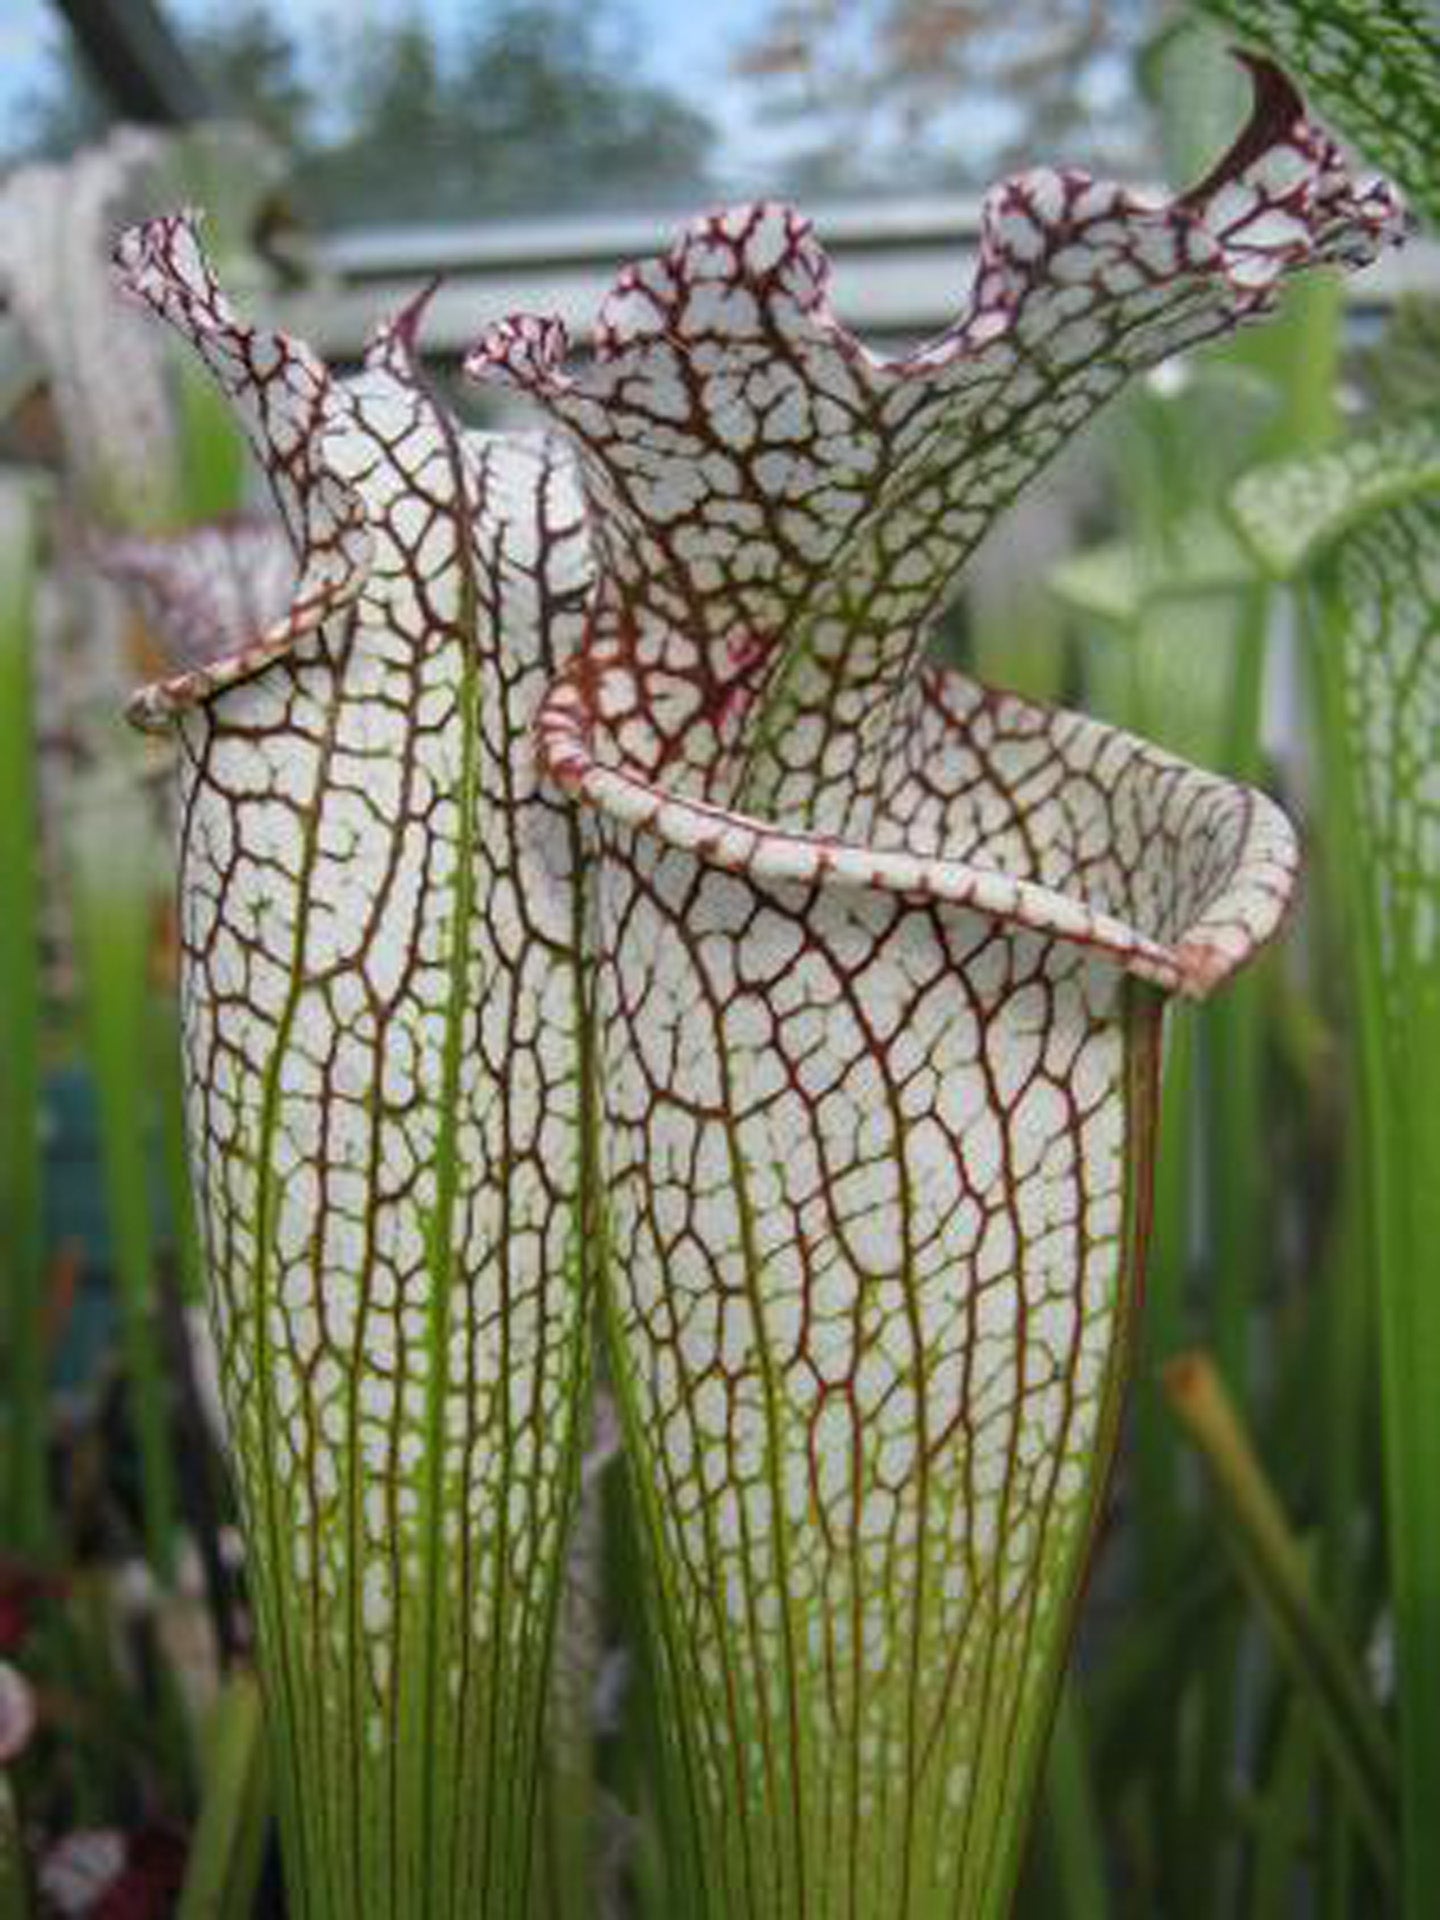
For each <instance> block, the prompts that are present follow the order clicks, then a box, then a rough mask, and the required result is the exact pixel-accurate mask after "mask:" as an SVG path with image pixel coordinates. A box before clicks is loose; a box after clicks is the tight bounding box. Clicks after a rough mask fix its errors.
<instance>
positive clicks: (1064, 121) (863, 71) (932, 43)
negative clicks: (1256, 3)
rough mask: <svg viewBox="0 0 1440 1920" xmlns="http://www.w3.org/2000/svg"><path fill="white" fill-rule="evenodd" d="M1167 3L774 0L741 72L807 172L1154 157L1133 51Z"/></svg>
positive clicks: (833, 183)
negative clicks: (798, 140)
mask: <svg viewBox="0 0 1440 1920" xmlns="http://www.w3.org/2000/svg"><path fill="white" fill-rule="evenodd" d="M1162 11H1163V0H1005V3H1004V4H1003V5H1002V4H997V0H776V4H775V6H774V9H773V12H772V14H771V16H770V19H769V21H768V23H767V24H766V26H765V27H764V28H763V29H762V30H761V32H760V33H759V34H758V35H757V37H756V38H755V40H754V41H753V42H752V43H751V44H750V45H749V46H748V47H747V48H746V49H745V51H744V52H743V53H742V55H741V56H740V59H739V61H738V63H737V71H738V73H739V74H740V75H741V76H743V77H745V78H747V79H749V80H750V81H751V82H752V83H753V84H754V87H755V89H756V93H757V97H758V98H759V99H760V100H761V101H762V102H763V103H764V104H765V105H766V106H767V107H768V108H769V109H770V111H771V112H772V113H773V114H774V116H775V117H776V118H777V120H787V121H790V122H791V123H793V124H794V125H795V126H796V128H797V130H799V131H800V132H801V133H802V135H803V148H802V151H801V153H800V156H799V158H798V159H797V161H796V162H795V164H794V166H793V168H792V172H793V174H794V175H795V176H796V178H795V184H796V185H804V186H807V187H812V188H817V189H821V190H824V189H826V188H831V189H834V188H843V187H854V188H865V187H870V186H873V185H875V184H877V183H885V182H893V180H894V179H895V178H896V177H897V176H898V177H902V178H904V179H905V180H906V182H907V183H908V184H909V186H910V187H911V188H912V190H913V188H915V187H916V186H923V185H929V186H970V185H975V184H978V183H981V182H983V181H986V180H989V179H991V178H994V177H997V176H998V175H1000V174H1002V173H1005V172H1008V171H1010V170H1011V169H1012V168H1014V167H1016V166H1018V165H1023V164H1025V163H1027V162H1029V161H1031V160H1033V158H1034V156H1035V155H1036V154H1038V153H1043V154H1051V155H1054V154H1062V153H1063V154H1064V156H1065V158H1066V159H1067V160H1069V161H1073V162H1075V163H1077V164H1080V165H1085V166H1089V167H1093V168H1095V169H1096V170H1097V171H1103V172H1110V173H1121V174H1124V173H1136V172H1142V171H1145V170H1146V168H1147V163H1152V162H1153V155H1152V154H1151V152H1150V150H1149V147H1148V145H1147V143H1146V140H1145V132H1146V129H1145V126H1144V122H1143V120H1142V119H1141V118H1140V116H1139V115H1137V114H1136V112H1135V109H1134V78H1133V75H1134V63H1135V60H1136V58H1137V56H1138V55H1139V53H1140V52H1141V50H1142V49H1143V47H1144V45H1145V43H1146V42H1147V40H1148V39H1149V37H1150V35H1151V34H1152V33H1153V32H1154V30H1155V28H1156V25H1157V23H1158V19H1159V16H1160V14H1161V13H1162Z"/></svg>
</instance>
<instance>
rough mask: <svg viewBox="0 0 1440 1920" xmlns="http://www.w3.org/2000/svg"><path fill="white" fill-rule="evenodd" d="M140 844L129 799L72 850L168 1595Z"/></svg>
mask: <svg viewBox="0 0 1440 1920" xmlns="http://www.w3.org/2000/svg"><path fill="white" fill-rule="evenodd" d="M143 834H144V827H143V822H142V820H141V818H140V817H139V812H138V805H137V803H136V801H135V799H134V798H133V796H131V795H129V794H125V795H121V796H116V797H115V798H114V799H113V800H112V801H111V802H109V803H107V804H105V805H104V806H103V807H102V805H101V804H100V802H99V799H98V797H94V798H92V799H91V800H90V801H89V803H88V804H87V805H86V807H85V809H84V812H83V814H82V817H81V820H80V823H79V827H78V830H77V833H76V841H75V854H76V860H75V931H76V947H77V952H78V956H79V962H80V972H81V978H82V987H83V1004H84V1016H85V1024H86V1032H87V1039H88V1053H89V1059H90V1064H91V1069H92V1072H93V1074H94V1079H95V1096H96V1101H97V1105H98V1108H99V1115H100V1161H101V1176H102V1181H103V1184H104V1191H105V1207H106V1217H107V1219H108V1222H109V1227H110V1236H111V1245H112V1257H113V1262H114V1272H115V1281H116V1285H117V1289H118V1294H119V1307H120V1323H121V1343H122V1348H123V1355H124V1363H125V1373H126V1378H127V1382H128V1385H129V1389H130V1413H131V1419H132V1421H133V1423H134V1431H135V1437H136V1443H137V1446H138V1449H139V1455H140V1488H141V1507H142V1511H143V1516H144V1529H145V1543H146V1553H147V1556H148V1558H149V1560H150V1563H151V1565H152V1567H153V1568H154V1569H155V1572H156V1573H157V1575H158V1576H159V1577H160V1579H161V1580H162V1581H163V1582H164V1583H165V1584H166V1585H169V1584H170V1583H171V1581H172V1580H173V1579H174V1574H175V1531H176V1519H175V1516H176V1488H175V1471H174V1464H173V1461H172V1457H171V1451H170V1444H169V1437H168V1422H167V1418H166V1402H165V1384H164V1383H165V1370H164V1367H163V1365H162V1362H161V1358H160V1347H159V1340H158V1327H157V1299H156V1291H155V1255H154V1239H153V1233H152V1223H151V1217H150V1198H149V1175H150V1168H149V1161H148V1157H147V1153H146V1143H147V1127H146V1121H147V1119H148V1118H149V1115H150V1112H151V1101H150V1080H149V1074H148V1070H147V1064H146V1059H145V1049H144V1036H145V1033H146V1030H147V1025H148V1007H147V999H148V983H147V977H146V976H147V950H148V944H149V937H150V905H151V894H150V891H149V888H148V886H147V884H146V880H145V876H144V868H143V859H142V853H141V849H142V845H143Z"/></svg>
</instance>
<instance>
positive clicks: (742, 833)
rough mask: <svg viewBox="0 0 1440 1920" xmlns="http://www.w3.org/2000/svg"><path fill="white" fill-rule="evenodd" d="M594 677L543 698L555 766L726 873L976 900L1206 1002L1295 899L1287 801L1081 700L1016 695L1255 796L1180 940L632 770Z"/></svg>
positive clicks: (588, 672)
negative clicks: (1223, 874) (598, 716)
mask: <svg viewBox="0 0 1440 1920" xmlns="http://www.w3.org/2000/svg"><path fill="white" fill-rule="evenodd" d="M954 677H955V678H957V679H964V678H965V676H961V675H956V676H954ZM594 683H595V675H594V672H593V666H592V663H591V662H589V661H587V660H586V658H585V656H584V654H583V653H582V654H581V655H579V656H577V658H575V659H574V660H572V661H571V663H570V664H569V666H568V667H566V668H565V669H563V670H562V672H561V673H560V674H559V675H558V676H557V678H556V680H555V681H554V682H553V684H552V686H551V688H550V690H549V692H548V693H547V695H546V697H545V699H544V701H543V702H542V704H541V708H540V712H539V715H538V718H537V721H536V729H535V732H536V747H537V752H538V754H539V758H540V761H541V764H542V765H543V766H544V768H545V770H546V771H547V773H549V775H550V777H551V778H552V779H553V780H555V781H556V782H557V784H558V785H559V786H561V787H562V788H563V789H564V790H565V791H566V792H567V793H569V794H570V795H571V796H572V797H573V798H574V799H576V800H578V801H581V802H583V803H585V804H587V805H589V806H591V807H593V808H595V809H596V810H597V811H598V812H599V813H601V814H602V815H604V816H605V817H606V818H608V819H610V820H613V821H615V822H617V823H618V824H620V825H623V826H627V827H631V828H634V829H637V830H638V831H640V832H642V833H645V834H647V835H649V836H651V837H652V838H654V839H656V840H658V841H660V842H661V843H662V844H664V845H666V846H670V847H674V848H677V849H681V850H684V851H686V852H688V853H691V854H693V855H695V856H696V857H697V858H699V859H700V860H702V861H703V862H705V863H706V864H707V865H710V866H713V867H715V868H717V869H720V870H722V871H731V872H737V873H742V874H744V875H745V876H746V877H747V878H749V879H752V880H757V881H762V882H766V881H768V882H772V883H777V884H785V883H790V884H799V885H808V886H815V885H823V886H826V887H854V888H859V889H869V890H872V891H873V890H879V891H881V892H884V893H893V894H898V895H903V896H908V897H911V898H916V897H919V898H923V899H929V900H934V901H936V902H937V903H939V904H942V905H948V906H957V907H968V908H971V909H973V910H974V911H975V912H977V913H982V914H988V915H992V916H993V917H994V918H995V919H996V920H999V921H1003V922H1005V923H1007V924H1010V925H1013V926H1015V927H1017V928H1022V929H1028V930H1030V931H1032V932H1035V933H1038V934H1042V935H1049V936H1053V937H1054V938H1057V939H1061V940H1065V941H1068V942H1070V943H1072V944H1074V945H1076V946H1079V947H1088V948H1092V949H1094V950H1095V951H1096V952H1098V953H1102V954H1104V955H1106V956H1107V957H1108V958H1110V959H1111V960H1114V961H1115V962H1116V963H1117V964H1118V965H1119V966H1120V967H1121V968H1122V969H1123V970H1124V971H1125V972H1126V973H1129V974H1132V975H1134V976H1135V977H1136V978H1137V979H1141V980H1145V981H1148V982H1149V983H1150V984H1151V985H1152V986H1156V987H1159V988H1161V989H1163V990H1165V991H1167V992H1178V993H1180V994H1182V995H1184V996H1185V997H1187V998H1190V999H1203V998H1205V997H1206V996H1207V995H1208V994H1210V993H1211V992H1213V991H1214V989H1215V988H1216V987H1218V986H1220V985H1221V983H1222V982H1223V981H1225V980H1227V979H1228V978H1229V977H1230V975H1231V974H1232V973H1234V972H1235V971H1236V970H1237V969H1238V968H1240V967H1241V966H1243V965H1244V964H1245V963H1246V962H1247V961H1248V960H1249V959H1250V958H1251V956H1252V955H1253V954H1254V953H1256V952H1257V951H1258V950H1259V948H1261V947H1262V946H1264V945H1265V944H1266V943H1267V942H1268V941H1269V940H1271V939H1272V938H1273V937H1274V935H1275V934H1276V933H1277V932H1278V931H1279V929H1280V927H1281V925H1282V924H1283V922H1284V919H1285V915H1286V913H1287V911H1288V909H1289V907H1290V904H1291V901H1292V898H1293V895H1294V891H1295V885H1296V881H1297V878H1298V875H1299V869H1300V845H1299V841H1298V838H1297V836H1296V833H1295V829H1294V827H1293V826H1292V825H1291V823H1290V821H1289V820H1288V818H1287V817H1286V815H1285V814H1284V813H1283V812H1282V811H1281V809H1280V808H1279V807H1278V806H1277V805H1276V804H1275V802H1274V801H1272V800H1270V799H1269V798H1267V796H1266V795H1264V794H1263V793H1260V792H1259V791H1257V790H1256V789H1254V788H1251V787H1245V786H1241V785H1239V784H1238V783H1236V782H1234V781H1231V780H1227V779H1224V778H1222V777H1220V776H1218V775H1215V774H1210V773H1205V772H1203V771H1202V770H1201V769H1199V768H1195V767H1192V766H1190V765H1189V763H1188V762H1186V761H1183V760H1181V759H1179V758H1177V756H1175V755H1174V754H1168V753H1165V752H1163V751H1162V750H1161V749H1160V748H1158V747H1155V746H1153V745H1152V744H1151V743H1150V742H1149V741H1147V740H1145V739H1143V738H1142V737H1141V736H1140V735H1138V734H1133V733H1129V732H1127V731H1126V730H1125V729H1123V728H1118V727H1110V726H1107V725H1105V724H1104V723H1103V722H1101V721H1097V720H1091V719H1089V718H1088V717H1086V716H1083V715H1078V714H1073V713H1070V712H1069V711H1068V710H1064V709H1057V708H1047V707H1045V706H1043V705H1042V703H1040V702H1035V701H1024V700H1020V699H1019V697H1018V696H1016V695H1012V694H1006V695H1005V696H1004V697H1005V698H1006V699H1007V700H1012V701H1015V703H1016V704H1017V705H1019V706H1021V707H1024V708H1027V709H1029V710H1031V711H1034V712H1037V713H1057V712H1061V711H1064V712H1065V717H1066V718H1067V719H1069V720H1073V721H1075V722H1076V723H1077V724H1079V725H1082V726H1084V727H1086V728H1089V729H1093V730H1094V732H1095V734H1096V735H1097V736H1104V737H1106V738H1108V739H1111V740H1114V741H1116V742H1124V743H1128V744H1133V745H1134V746H1135V747H1136V748H1138V749H1139V750H1141V751H1142V752H1143V754H1144V755H1145V757H1146V759H1147V761H1148V762H1149V764H1150V765H1152V766H1153V767H1154V768H1155V769H1156V770H1157V771H1162V772H1163V771H1165V770H1167V769H1176V770H1179V771H1182V772H1183V773H1184V774H1185V775H1186V776H1187V777H1188V778H1189V779H1191V780H1193V781H1200V782H1204V783H1205V785H1206V787H1208V788H1209V789H1210V790H1212V791H1214V792H1215V793H1217V794H1219V793H1223V794H1225V795H1228V796H1230V797H1231V798H1232V799H1234V800H1237V801H1239V802H1241V803H1242V804H1243V807H1244V812H1245V818H1244V826H1243V830H1242V833H1241V836H1240V844H1239V847H1238V849H1237V852H1236V856H1235V860H1234V862H1233V865H1232V867H1231V871H1230V875H1229V877H1228V879H1227V881H1226V883H1225V884H1224V885H1223V886H1222V887H1221V888H1220V889H1219V890H1218V891H1217V892H1216V893H1215V894H1214V895H1213V896H1212V897H1211V899H1210V900H1209V901H1208V902H1207V903H1206V905H1205V908H1204V910H1203V912H1202V913H1201V914H1200V916H1199V917H1198V918H1197V919H1196V920H1194V921H1192V923H1191V924H1190V925H1189V926H1188V927H1187V928H1186V929H1185V931H1184V932H1183V934H1181V935H1180V937H1179V938H1178V939H1176V940H1173V941H1162V940H1157V939H1155V938H1153V937H1152V936H1150V935H1148V934H1146V933H1144V932H1142V931H1141V930H1140V929H1139V928H1138V927H1136V926H1134V925H1132V924H1131V923H1130V922H1129V921H1128V920H1126V919H1124V918H1123V917H1121V916H1120V915H1118V914H1115V913H1111V912H1108V911H1105V910H1102V909H1098V908H1096V907H1093V906H1091V905H1090V904H1088V903H1087V902H1086V900H1085V899H1084V898H1083V896H1081V895H1079V894H1076V893H1069V892H1066V891H1065V890H1064V889H1062V888H1057V887H1052V886H1049V885H1046V884H1044V883H1043V882H1040V881H1035V880H1025V879H1021V878H1018V877H1016V876H1013V875H1009V874H1005V873H1003V872H1000V871H999V870H998V869H995V868H988V867H984V866H980V865H978V864H976V863H975V862H974V861H970V860H963V859H947V858H945V857H944V856H943V855H921V854H915V853H906V852H903V851H898V850H896V851H891V850H889V849H884V850H881V849H874V848H870V847H867V846H865V845H864V844H862V843H859V842H855V841H848V840H841V839H837V838H836V837H834V836H833V835H828V834H824V833H813V832H808V831H805V830H802V829H798V828H788V827H786V826H784V825H783V824H782V823H778V822H775V821H769V820H765V819H761V818H759V817H757V816H755V815H752V814H747V813H744V812H740V811H736V810H734V809H731V808H727V807H725V806H722V805H717V804H715V803H713V802H709V801H704V800H698V799H694V798H691V797H689V796H687V795H684V794H680V793H677V792H675V791H674V790H673V789H671V788H668V787H666V786H664V785H663V784H661V783H658V782H656V781H653V780H649V779H647V778H646V777H645V776H644V775H643V774H640V773H638V772H635V771H633V770H630V769H628V768H625V767H612V766H605V765H602V764H601V763H600V762H599V761H598V760H597V759H596V757H595V753H594V750H593V744H592V736H593V732H594V726H595V721H594V715H593V710H592V705H591V701H590V698H589V690H590V689H591V688H593V686H594ZM970 684H972V685H973V684H975V683H973V682H971V683H970Z"/></svg>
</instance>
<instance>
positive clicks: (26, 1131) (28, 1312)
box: [0, 482, 49, 1553]
mask: <svg viewBox="0 0 1440 1920" xmlns="http://www.w3.org/2000/svg"><path fill="white" fill-rule="evenodd" d="M34 519H35V515H34V503H33V501H32V499H31V496H30V494H29V492H28V491H27V490H26V489H25V488H24V487H23V486H20V485H17V484H15V483H14V482H11V483H9V484H7V485H5V486H4V487H3V488H0V1303H3V1333H0V1354H3V1361H4V1370H3V1376H0V1377H3V1380H4V1383H5V1391H4V1396H3V1397H4V1403H5V1404H4V1407H3V1409H0V1432H3V1434H4V1456H5V1473H4V1485H3V1493H0V1497H3V1501H4V1506H3V1512H4V1514H5V1520H6V1527H5V1531H6V1537H7V1538H8V1539H9V1540H10V1541H12V1542H13V1543H14V1545H15V1546H16V1547H17V1548H19V1549H21V1550H22V1551H25V1552H29V1553H40V1552H42V1551H43V1550H44V1548H45V1545H46V1543H47V1537H48V1533H49V1517H48V1512H47V1499H46V1486H45V1463H46V1445H47V1439H46V1435H47V1426H46V1412H45V1382H46V1354H45V1339H44V1330H43V1323H42V1309H43V1274H42V1265H41V1263H42V1246H41V1185H42V1177H43V1173H42V1165H41V1147H40V1036H41V994H40V921H39V875H38V855H37V826H38V821H37V814H36V755H35V737H36V734H35V672H34V659H33V653H32V647H33V640H34V626H33V615H34V607H33V594H34V554H33V549H34V542H35V537H36V536H35V525H34Z"/></svg>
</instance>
